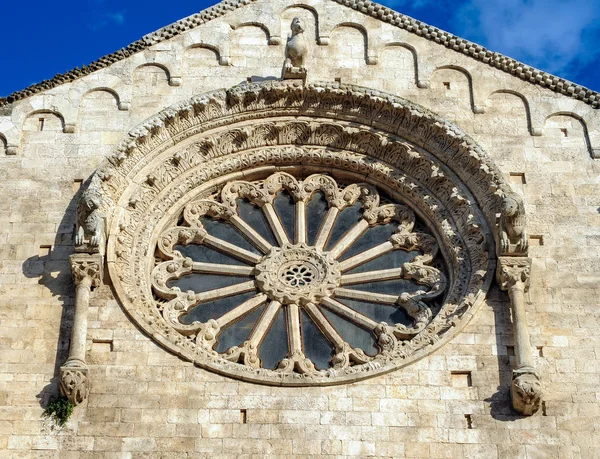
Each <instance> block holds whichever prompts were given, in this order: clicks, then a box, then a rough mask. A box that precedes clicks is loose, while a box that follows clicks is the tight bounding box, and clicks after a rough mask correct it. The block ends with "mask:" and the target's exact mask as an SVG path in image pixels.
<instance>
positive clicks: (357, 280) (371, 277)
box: [341, 268, 403, 285]
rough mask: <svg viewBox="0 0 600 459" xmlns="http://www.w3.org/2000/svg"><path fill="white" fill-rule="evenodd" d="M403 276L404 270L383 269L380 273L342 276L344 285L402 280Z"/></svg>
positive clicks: (371, 272)
mask: <svg viewBox="0 0 600 459" xmlns="http://www.w3.org/2000/svg"><path fill="white" fill-rule="evenodd" d="M402 276H403V271H402V268H392V269H381V270H379V271H367V272H364V273H356V274H344V275H342V279H341V284H342V285H353V284H364V283H367V282H377V281H384V280H390V279H400V278H402Z"/></svg>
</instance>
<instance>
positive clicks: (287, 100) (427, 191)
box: [88, 82, 509, 385]
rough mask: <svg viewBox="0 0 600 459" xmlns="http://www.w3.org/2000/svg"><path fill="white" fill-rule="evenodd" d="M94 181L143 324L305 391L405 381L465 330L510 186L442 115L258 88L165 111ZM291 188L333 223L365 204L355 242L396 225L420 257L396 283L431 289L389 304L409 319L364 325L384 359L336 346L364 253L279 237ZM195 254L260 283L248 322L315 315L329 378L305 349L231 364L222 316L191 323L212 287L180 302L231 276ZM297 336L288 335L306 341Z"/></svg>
mask: <svg viewBox="0 0 600 459" xmlns="http://www.w3.org/2000/svg"><path fill="white" fill-rule="evenodd" d="M91 183H92V185H91V186H92V187H96V188H97V190H98V191H99V193H100V195H101V196H102V202H101V204H100V212H101V213H102V214H103V215H106V217H107V227H108V228H109V234H108V247H107V252H106V258H107V262H108V266H109V272H110V275H111V279H112V282H113V283H114V286H115V291H116V293H117V296H118V297H119V299H120V300H121V301H122V303H123V305H124V307H125V309H126V310H127V311H128V312H129V313H130V314H131V316H132V318H133V320H134V321H136V322H137V323H138V324H139V325H140V326H141V327H142V328H143V329H144V330H146V331H147V332H148V334H149V335H151V336H152V337H153V339H155V340H157V341H158V342H160V343H161V344H162V345H163V346H164V347H166V348H168V349H170V350H172V351H173V352H176V353H177V354H178V355H181V356H182V357H184V358H186V359H189V360H191V361H194V362H196V363H197V364H199V365H201V366H203V367H205V368H209V369H212V370H214V371H218V372H221V373H225V374H229V375H236V376H239V377H243V378H245V379H248V380H252V381H259V382H265V383H270V384H292V385H299V384H308V383H311V384H333V383H341V382H344V381H349V380H354V379H360V378H365V377H369V376H371V375H375V374H380V373H382V372H386V371H391V370H393V369H395V368H398V367H399V366H402V365H405V364H407V363H410V362H412V361H414V360H416V359H418V358H420V357H422V356H423V355H426V354H427V353H430V352H432V351H433V350H434V349H436V348H438V347H439V346H441V345H442V344H443V343H444V342H446V341H447V340H449V339H450V338H451V337H452V336H453V335H454V334H455V333H457V332H458V331H459V330H460V329H461V328H462V327H463V326H464V325H465V324H466V323H467V322H468V320H469V318H470V317H471V316H472V314H473V313H474V311H475V308H476V307H477V305H478V304H479V303H480V300H482V299H483V297H484V295H485V292H486V291H487V288H488V286H489V283H490V282H491V273H492V272H493V269H494V267H495V256H494V238H498V234H497V231H496V230H495V229H494V228H495V222H496V213H498V212H500V211H501V204H502V200H503V198H504V196H505V194H506V193H507V191H508V190H509V188H508V186H507V185H506V183H505V182H504V181H503V179H502V177H501V175H500V173H499V172H498V170H497V169H496V168H495V167H494V166H493V164H492V163H491V162H490V161H489V160H488V159H487V157H486V155H485V154H484V152H483V151H482V150H481V149H480V148H479V147H478V146H477V145H476V144H475V142H473V141H472V140H471V139H470V138H469V137H468V136H466V135H465V134H464V133H462V132H461V131H460V130H458V129H457V128H456V127H454V126H452V125H451V124H449V123H448V122H447V121H444V120H441V119H439V118H437V117H436V116H434V115H433V114H431V113H430V112H428V111H426V110H424V109H422V108H420V107H418V106H416V105H414V104H411V103H409V102H407V101H405V100H403V99H400V98H395V97H393V96H390V95H387V94H383V93H379V92H375V91H369V90H366V89H364V88H358V87H354V86H345V85H334V84H314V85H309V86H307V87H303V86H302V85H301V84H300V85H298V84H295V83H294V82H265V83H261V84H248V85H243V86H240V87H236V88H233V89H231V90H229V91H217V92H215V93H211V94H208V95H204V96H197V97H194V98H193V99H192V100H191V101H190V102H188V103H185V104H179V105H177V106H175V107H172V108H171V109H168V110H165V111H163V112H161V113H160V114H158V115H157V116H155V117H154V118H151V119H150V120H148V121H147V122H146V123H144V125H143V126H141V127H139V128H138V129H136V130H135V131H133V132H132V133H131V134H130V136H129V137H128V138H127V139H126V140H125V141H123V142H122V143H121V144H120V145H119V147H118V148H117V153H116V154H115V155H113V156H112V157H110V158H109V160H108V161H107V163H106V164H105V165H104V166H102V167H101V168H100V169H99V170H98V172H97V174H96V177H95V178H94V180H92V182H91ZM281 190H285V192H286V193H289V194H290V196H292V201H293V206H294V208H295V212H297V213H296V214H294V215H295V216H296V217H297V216H298V215H300V216H302V210H298V209H300V208H301V207H303V206H304V207H306V206H307V205H308V204H307V203H308V202H309V201H308V200H309V199H310V197H311V196H313V195H314V193H317V192H318V193H322V194H323V195H324V196H325V197H326V202H327V214H326V215H330V213H331V214H333V213H335V212H336V210H335V209H338V210H337V211H338V212H339V211H343V209H345V208H346V207H347V206H348V205H360V206H361V210H360V212H361V215H362V217H361V220H360V222H361V223H360V226H359V227H358V228H356V229H355V230H354V231H355V232H356V234H360V231H361V230H364V229H365V228H373V227H377V226H379V225H384V224H385V225H390V224H393V225H396V226H395V230H396V231H395V232H394V233H393V234H391V235H390V237H389V238H388V240H386V241H384V242H385V244H384V245H385V250H388V251H404V252H406V253H412V252H415V253H417V255H415V256H413V258H410V257H409V258H408V259H407V260H405V262H404V263H401V264H399V265H398V266H392V267H389V268H388V269H392V270H393V273H392V272H390V273H388V274H386V275H390V276H395V278H396V279H403V280H406V281H407V282H413V283H414V284H416V285H418V286H420V288H418V289H416V290H415V291H412V292H408V291H407V292H400V291H398V292H397V294H396V295H395V297H394V301H392V299H391V298H384V296H381V297H378V299H379V300H380V301H379V303H381V304H384V303H386V302H387V303H389V304H390V305H391V306H390V307H395V308H398V309H401V310H402V311H405V313H406V314H407V317H410V321H409V323H405V324H395V323H391V324H390V323H380V322H377V321H376V323H370V322H369V323H368V325H367V322H364V321H363V323H362V324H359V326H361V327H362V328H363V329H365V328H368V329H369V330H370V333H372V336H374V337H376V340H377V352H376V355H367V354H365V353H364V352H362V351H363V350H361V349H357V348H356V346H351V345H350V344H349V343H348V342H347V340H343V339H336V338H337V337H336V336H334V334H333V333H334V331H335V328H333V329H332V330H333V331H331V330H329V331H328V329H327V325H326V323H325V322H322V323H320V322H319V319H318V318H316V317H317V316H318V312H319V311H320V310H321V309H322V308H324V309H327V310H328V311H333V312H334V313H335V314H337V315H338V316H344V314H345V313H347V314H346V316H349V315H350V312H349V311H345V312H344V310H343V308H342V307H340V306H336V305H335V302H336V301H337V302H340V301H338V299H339V298H342V297H343V296H342V295H346V298H348V295H354V296H355V297H356V295H357V294H356V293H352V290H355V289H354V288H353V287H352V282H350V281H348V276H352V275H354V274H355V273H349V272H348V269H347V268H348V261H347V260H345V259H343V255H342V257H341V258H340V255H341V254H343V253H344V252H345V250H346V249H348V248H349V247H345V246H344V245H342V246H340V247H338V248H337V249H336V248H335V247H329V246H327V245H319V244H316V243H315V241H313V240H309V239H305V238H303V237H301V236H299V237H296V236H291V234H287V235H286V233H285V232H281V231H279V230H278V223H277V222H278V221H279V219H278V218H277V216H276V215H275V216H274V215H273V214H272V212H271V211H270V210H269V208H271V207H273V199H275V196H277V193H279V192H281ZM240 199H243V200H247V201H249V202H250V203H252V205H254V206H256V207H257V209H259V210H258V212H262V213H264V214H265V218H266V219H267V221H269V225H270V228H271V230H272V231H273V233H274V237H275V240H274V241H268V240H266V238H265V236H264V235H263V234H261V233H260V232H257V231H256V230H252V228H251V226H250V225H248V222H247V221H245V220H244V218H242V217H241V216H240V213H239V209H238V207H237V206H238V204H239V200H240ZM350 203H354V204H350ZM269 216H270V217H269ZM330 218H331V219H333V218H334V217H330ZM203 219H209V220H210V221H212V220H215V221H217V223H220V224H227V225H232V226H233V227H235V229H236V231H237V232H238V233H239V234H241V235H242V236H243V238H244V239H245V240H246V241H247V242H248V243H249V244H251V245H252V247H253V248H254V250H253V251H252V250H248V249H244V250H246V251H247V252H248V253H246V252H244V251H241V252H240V251H237V252H235V250H236V249H232V248H231V247H230V246H229V245H227V244H228V243H230V242H231V241H227V240H226V239H224V238H220V237H219V236H218V235H216V234H214V232H213V233H211V231H210V228H208V227H206V221H205V220H203ZM295 221H296V222H298V223H296V224H298V225H300V224H301V222H302V221H304V224H305V225H306V224H307V222H309V220H308V219H304V220H302V218H296V220H295ZM332 221H335V220H332ZM415 222H417V223H415ZM419 222H420V223H419ZM330 223H331V222H330ZM280 224H281V222H280V223H279V225H280ZM323 224H324V223H323ZM415 225H417V226H415ZM351 228H353V226H351V227H349V228H348V231H352V230H351ZM492 229H494V231H492ZM88 231H89V232H90V233H93V228H90V229H89V230H88ZM323 231H324V230H323ZM288 233H289V231H288ZM294 234H303V230H300V229H298V230H297V231H296V232H295V233H294ZM284 235H286V237H284ZM323 237H324V238H325V240H326V236H323ZM349 237H350V236H349ZM219 239H221V240H219ZM320 242H322V241H320ZM347 242H348V243H349V242H353V241H351V239H348V241H347ZM382 244H383V242H382ZM351 245H352V244H350V246H351ZM192 246H198V247H210V248H211V249H215V250H216V251H217V252H219V253H224V254H227V253H229V255H233V258H237V260H238V261H240V262H241V263H242V264H241V265H240V266H241V268H236V270H237V275H241V276H247V277H249V279H248V280H247V281H246V286H245V287H243V288H247V289H249V290H247V292H255V294H254V297H253V299H249V300H248V301H250V303H249V304H246V305H245V306H244V307H245V308H248V311H251V310H254V309H256V308H258V307H264V308H265V309H266V310H267V312H268V311H270V314H275V313H277V312H278V311H279V310H280V309H281V310H285V311H286V314H287V320H288V324H290V323H292V322H294V323H295V321H296V319H294V317H296V318H297V316H296V314H300V313H302V314H304V313H306V314H308V316H310V318H311V319H312V320H313V321H314V322H315V323H316V324H317V326H318V328H319V329H320V330H321V331H322V332H323V334H324V335H325V336H326V337H327V339H328V340H329V341H330V342H331V343H332V345H333V347H334V349H335V352H334V353H333V355H332V357H333V358H332V360H331V362H330V368H327V369H317V368H316V367H314V365H312V364H311V361H310V360H309V359H307V357H306V355H305V352H304V350H303V347H302V345H301V344H300V345H296V346H295V347H294V346H291V345H290V349H289V355H287V356H286V358H285V361H283V360H282V362H281V363H280V368H279V370H276V369H269V368H264V367H262V366H261V364H260V356H259V353H260V352H259V350H260V349H259V347H260V345H259V343H260V339H259V338H256V339H254V340H253V339H252V337H250V338H249V339H248V340H247V341H246V342H242V343H239V345H238V346H237V347H236V348H235V349H232V350H229V353H224V352H217V351H216V350H215V348H214V344H215V343H217V342H218V341H219V333H220V330H221V329H222V327H223V324H220V323H219V318H218V317H216V318H215V319H214V320H212V321H211V320H208V321H198V323H194V322H193V321H192V322H186V321H185V320H184V321H183V322H182V319H183V317H184V316H185V315H186V314H192V311H193V310H194V309H195V308H199V307H201V305H202V304H203V303H204V302H205V301H206V299H207V298H208V297H207V296H206V295H207V294H208V292H210V290H207V289H202V288H197V289H192V290H191V291H187V290H186V291H184V292H179V291H177V290H176V289H174V286H175V287H176V283H177V282H178V279H182V278H184V277H186V276H191V275H194V273H196V274H198V273H201V272H203V271H202V270H207V269H212V270H214V269H221V268H215V267H206V266H202V263H204V262H202V261H198V260H194V259H193V257H189V256H187V255H184V252H185V250H183V249H182V247H192ZM232 250H233V251H234V252H235V253H230V252H231V251H232ZM380 250H383V249H380ZM338 252H339V253H338ZM436 254H437V255H436ZM242 268H243V269H242ZM223 269H231V268H223ZM208 273H209V274H210V271H209V272H208ZM213 274H214V273H213ZM229 274H230V275H234V274H232V273H229ZM355 280H360V276H358V277H357V278H356V279H355ZM174 282H175V284H174ZM348 282H350V283H348ZM415 292H419V293H418V294H415ZM221 293H222V292H221ZM221 293H219V295H221ZM375 293H376V294H377V292H375ZM213 294H215V293H214V292H213V293H211V295H213ZM363 296H364V295H363ZM349 298H351V299H352V297H351V296H350V297H349ZM361 298H362V297H361ZM371 298H372V297H371ZM354 299H357V298H354ZM357 301H358V299H357ZM342 304H343V303H342ZM275 305H278V306H277V308H278V309H277V310H275V309H276V306H275ZM336 307H337V309H336ZM290 311H291V312H290ZM298 311H300V312H298ZM267 312H265V314H267ZM236 314H237V313H236ZM234 315H235V314H234ZM353 317H354V319H350V321H354V322H356V320H358V319H356V317H357V316H356V315H354V316H353ZM267 319H268V317H267ZM267 319H265V320H267ZM400 325H402V326H403V327H404V328H402V326H400ZM288 329H289V325H288ZM290 330H291V329H289V330H288V337H294V336H296V337H297V331H296V332H293V331H290ZM328 333H329V334H328ZM292 341H293V340H292V338H290V342H292ZM296 344H298V341H297V340H296ZM257 352H258V354H257Z"/></svg>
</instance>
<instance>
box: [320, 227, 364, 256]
mask: <svg viewBox="0 0 600 459" xmlns="http://www.w3.org/2000/svg"><path fill="white" fill-rule="evenodd" d="M368 229H369V223H367V221H366V220H359V221H358V222H357V223H356V224H355V225H354V226H353V227H352V228H350V229H349V230H348V231H347V232H346V234H344V235H343V236H342V238H341V239H340V240H339V241H338V242H337V244H335V246H334V247H333V248H332V249H331V250H330V252H331V256H332V257H333V258H338V257H339V256H340V255H341V254H342V253H344V252H345V251H346V250H347V249H348V247H350V246H351V245H352V244H354V242H355V241H356V240H357V239H358V238H359V237H361V236H362V235H363V233H364V232H365V231H367V230H368Z"/></svg>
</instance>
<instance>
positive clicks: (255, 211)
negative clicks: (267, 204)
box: [236, 199, 277, 245]
mask: <svg viewBox="0 0 600 459" xmlns="http://www.w3.org/2000/svg"><path fill="white" fill-rule="evenodd" d="M236 202H237V206H238V208H237V211H238V215H239V216H240V218H241V219H242V220H244V221H245V222H246V223H248V225H250V226H251V227H252V228H253V229H254V230H255V231H256V232H257V233H258V234H260V235H261V236H262V237H263V238H265V240H266V241H267V242H269V243H270V244H271V245H277V241H276V240H275V236H274V235H273V232H272V231H271V227H270V226H269V222H268V221H267V219H266V217H265V214H263V212H262V210H261V208H260V207H258V206H257V205H254V204H252V203H251V202H250V201H248V200H247V199H238V200H237V201H236Z"/></svg>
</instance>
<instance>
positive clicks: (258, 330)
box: [248, 301, 281, 347]
mask: <svg viewBox="0 0 600 459" xmlns="http://www.w3.org/2000/svg"><path fill="white" fill-rule="evenodd" d="M280 308H281V303H280V302H279V301H271V302H270V303H269V305H268V306H267V309H265V311H264V312H263V314H262V316H260V319H259V320H258V322H257V323H256V325H255V326H254V328H253V329H252V332H250V336H249V337H248V341H249V342H250V343H251V344H252V345H254V346H257V347H258V345H259V344H260V342H261V341H262V339H263V338H264V336H265V335H266V334H267V332H268V331H269V328H271V324H272V323H273V321H274V320H275V317H276V316H277V313H278V312H279V309H280Z"/></svg>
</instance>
